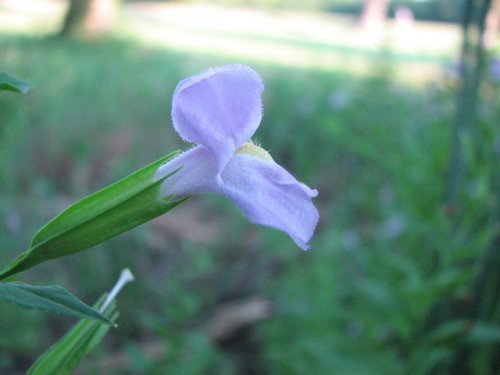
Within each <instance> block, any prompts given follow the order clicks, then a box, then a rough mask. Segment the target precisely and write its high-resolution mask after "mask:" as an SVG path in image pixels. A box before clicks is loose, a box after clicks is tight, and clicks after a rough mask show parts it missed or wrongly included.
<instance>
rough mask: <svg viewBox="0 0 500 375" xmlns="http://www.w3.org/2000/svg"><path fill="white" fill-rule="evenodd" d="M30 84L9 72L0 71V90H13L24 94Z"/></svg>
mask: <svg viewBox="0 0 500 375" xmlns="http://www.w3.org/2000/svg"><path fill="white" fill-rule="evenodd" d="M30 87H31V85H30V84H29V83H28V82H26V81H23V80H22V79H20V78H17V77H15V76H13V75H11V74H8V73H4V72H0V91H2V90H3V91H14V92H18V93H21V94H26V93H27V92H28V90H29V89H30Z"/></svg>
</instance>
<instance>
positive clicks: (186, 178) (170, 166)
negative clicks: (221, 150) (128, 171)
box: [154, 146, 218, 198]
mask: <svg viewBox="0 0 500 375" xmlns="http://www.w3.org/2000/svg"><path fill="white" fill-rule="evenodd" d="M179 168H180V169H179ZM177 169H179V171H178V172H176V173H175V174H173V175H172V176H170V177H169V178H167V179H166V180H165V181H164V182H163V184H162V186H161V192H160V197H159V198H165V197H166V196H168V195H189V194H198V193H213V192H216V191H217V189H218V186H217V185H216V183H215V177H216V174H217V169H216V167H215V161H214V159H213V158H212V155H211V154H210V152H209V151H207V149H205V148H204V147H203V146H196V147H193V148H192V149H190V150H188V151H186V152H183V153H182V154H180V155H179V156H177V157H176V158H174V159H172V160H170V161H168V162H167V163H165V164H163V165H162V166H161V167H160V168H158V170H157V171H156V174H155V177H154V178H155V180H158V179H160V178H162V177H165V176H166V175H168V174H170V173H172V172H174V171H175V170H177Z"/></svg>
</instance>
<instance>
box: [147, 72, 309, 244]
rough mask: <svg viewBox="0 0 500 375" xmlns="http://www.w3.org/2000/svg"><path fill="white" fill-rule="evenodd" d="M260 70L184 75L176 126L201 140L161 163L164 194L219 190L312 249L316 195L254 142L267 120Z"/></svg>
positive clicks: (176, 94) (177, 92)
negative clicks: (263, 115)
mask: <svg viewBox="0 0 500 375" xmlns="http://www.w3.org/2000/svg"><path fill="white" fill-rule="evenodd" d="M263 90H264V86H263V84H262V81H261V79H260V77H259V75H258V74H257V73H256V72H255V71H253V70H252V69H250V68H249V67H247V66H243V65H227V66H223V67H219V68H213V69H208V70H205V71H204V72H202V73H200V74H198V75H195V76H192V77H189V78H187V79H185V80H183V81H181V82H180V83H179V84H178V86H177V88H176V90H175V92H174V96H173V99H172V120H173V124H174V128H175V130H176V131H177V132H178V133H179V135H180V136H181V137H182V138H183V139H184V140H186V141H188V142H192V143H196V144H197V145H196V146H194V147H193V148H191V149H190V150H188V151H186V152H184V153H182V154H180V155H179V156H178V157H176V158H175V159H173V160H171V161H169V162H167V163H166V164H164V165H162V166H161V167H160V168H159V169H158V171H157V173H156V176H155V177H156V178H162V177H164V176H166V175H167V174H169V173H171V172H173V171H174V170H176V169H178V168H181V169H180V170H179V171H178V172H177V173H175V174H174V175H173V176H171V177H169V178H167V179H166V180H165V182H164V183H163V185H162V188H161V197H166V196H169V195H177V196H179V195H190V194H197V193H219V194H223V195H225V196H226V197H228V198H229V199H231V200H233V201H234V202H235V203H236V204H237V205H238V206H239V208H240V209H241V211H242V212H243V214H244V215H245V216H246V217H247V218H248V219H249V220H251V221H252V222H254V223H258V224H262V225H267V226H270V227H274V228H277V229H280V230H282V231H284V232H286V233H288V235H289V236H290V237H291V238H292V239H293V240H294V241H295V243H296V244H297V245H298V246H300V247H301V248H303V249H308V248H309V246H308V245H307V243H308V242H309V240H310V239H311V237H312V235H313V232H314V229H315V228H316V224H317V222H318V219H319V214H318V211H317V209H316V207H315V206H314V205H313V203H312V200H311V199H312V198H313V197H315V196H317V194H318V193H317V191H316V190H311V189H310V188H309V187H307V186H306V185H304V184H303V183H300V182H298V181H297V180H296V179H295V178H294V177H293V176H292V175H291V174H290V173H288V172H287V171H286V170H285V169H284V168H283V167H281V166H280V165H278V164H277V163H275V162H274V160H273V159H272V158H271V156H270V155H269V154H268V153H267V152H266V151H265V150H263V149H262V148H260V147H258V146H256V145H255V144H253V143H251V142H249V139H250V137H251V136H252V135H253V134H254V133H255V131H256V130H257V128H258V127H259V124H260V120H261V119H262V99H261V95H262V91H263Z"/></svg>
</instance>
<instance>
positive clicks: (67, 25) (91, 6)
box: [59, 0, 118, 38]
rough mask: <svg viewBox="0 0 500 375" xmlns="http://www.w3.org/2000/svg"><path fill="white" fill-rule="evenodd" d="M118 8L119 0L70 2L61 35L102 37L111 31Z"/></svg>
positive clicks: (80, 0) (73, 0)
mask: <svg viewBox="0 0 500 375" xmlns="http://www.w3.org/2000/svg"><path fill="white" fill-rule="evenodd" d="M117 6H118V0H70V3H69V7H68V10H67V12H66V16H65V17H64V23H63V26H62V28H61V31H60V32H59V35H61V36H81V37H86V38H96V37H99V36H102V35H104V34H106V33H108V32H109V31H110V30H111V28H112V26H113V23H114V19H115V14H116V8H117Z"/></svg>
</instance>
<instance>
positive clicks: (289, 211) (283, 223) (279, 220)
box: [218, 154, 319, 250]
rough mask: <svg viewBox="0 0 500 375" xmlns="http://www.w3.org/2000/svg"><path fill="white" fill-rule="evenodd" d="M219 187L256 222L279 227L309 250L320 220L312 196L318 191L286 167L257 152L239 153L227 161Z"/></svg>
mask: <svg viewBox="0 0 500 375" xmlns="http://www.w3.org/2000/svg"><path fill="white" fill-rule="evenodd" d="M221 177H222V178H221V180H218V183H219V187H220V190H222V192H223V193H224V194H225V195H226V196H227V197H228V198H230V199H231V200H233V201H234V202H236V204H237V205H238V206H239V207H240V209H241V210H242V212H243V214H244V215H245V216H246V217H247V218H248V219H249V220H251V221H253V222H254V223H258V224H263V225H267V226H271V227H274V228H277V229H280V230H282V231H284V232H286V233H288V235H289V236H290V237H291V238H292V239H293V240H294V241H295V243H296V244H297V245H298V246H299V247H301V248H303V249H304V250H307V249H308V248H309V246H308V245H307V243H308V242H309V240H310V239H311V237H312V235H313V232H314V229H315V228H316V225H317V223H318V220H319V213H318V210H317V209H316V207H314V205H313V203H312V201H311V198H313V197H315V196H317V195H318V193H317V191H316V190H311V189H310V188H309V187H307V186H306V185H304V184H302V183H300V182H298V181H297V180H296V179H295V178H294V177H293V176H292V175H291V174H290V173H288V172H287V171H286V170H285V169H284V168H283V167H281V166H280V165H278V164H276V163H274V162H272V161H266V160H262V159H259V158H257V157H254V156H250V155H245V154H237V155H235V156H234V157H233V158H232V159H231V160H230V161H229V163H228V164H227V166H226V168H225V169H224V171H223V173H222V176H221Z"/></svg>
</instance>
